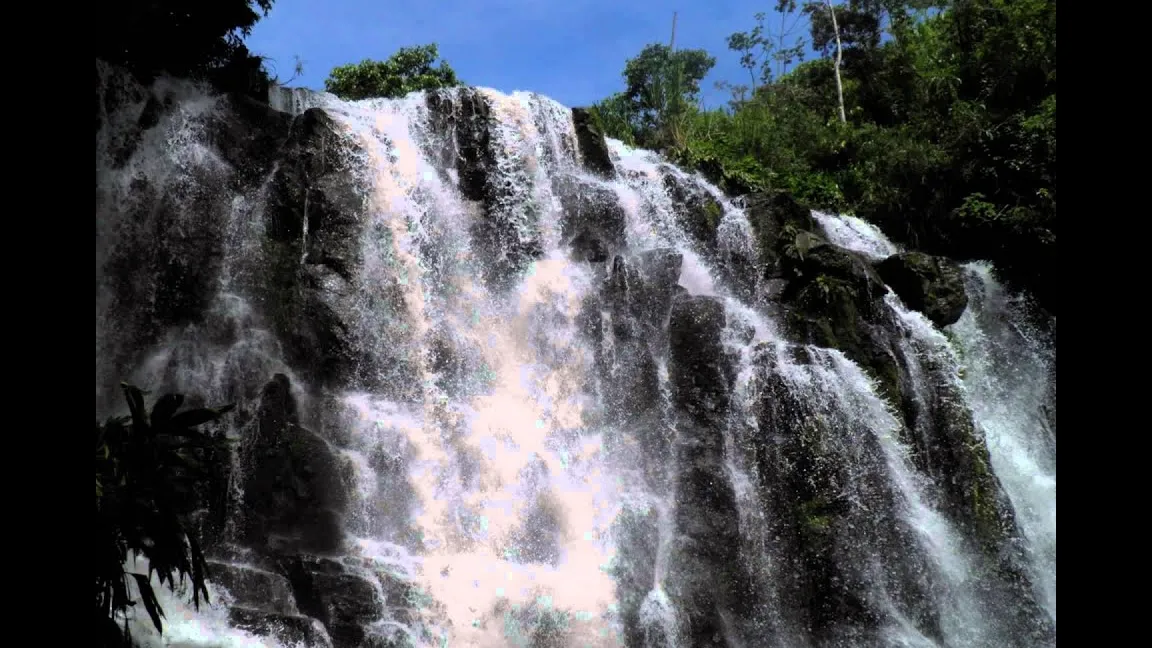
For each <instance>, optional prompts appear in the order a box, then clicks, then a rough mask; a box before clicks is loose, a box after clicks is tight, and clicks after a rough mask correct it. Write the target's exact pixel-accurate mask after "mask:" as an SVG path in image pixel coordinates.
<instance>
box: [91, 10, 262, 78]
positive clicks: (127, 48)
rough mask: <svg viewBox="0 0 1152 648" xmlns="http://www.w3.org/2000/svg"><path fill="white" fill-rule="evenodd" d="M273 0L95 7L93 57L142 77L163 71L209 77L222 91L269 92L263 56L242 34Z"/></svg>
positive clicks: (249, 31) (250, 28) (192, 76)
mask: <svg viewBox="0 0 1152 648" xmlns="http://www.w3.org/2000/svg"><path fill="white" fill-rule="evenodd" d="M273 1H274V0H222V1H221V2H214V3H204V2H194V1H193V0H166V1H165V2H154V1H152V0H122V1H120V2H111V3H104V4H102V5H101V6H100V8H99V10H98V11H97V12H96V15H97V20H98V21H99V22H100V24H99V25H98V27H97V30H96V32H97V33H98V34H100V38H98V39H96V58H97V59H99V60H103V61H105V62H106V63H110V64H112V65H119V66H123V67H125V68H127V69H128V70H129V71H130V72H132V73H133V74H134V75H136V76H137V78H139V79H141V80H142V81H144V82H148V81H150V80H151V79H154V78H155V77H156V76H158V75H160V74H162V73H168V74H170V75H172V76H174V77H177V78H188V79H197V80H202V81H207V82H209V83H211V84H213V85H214V86H215V87H216V88H218V89H220V90H222V91H225V92H239V93H244V94H249V95H252V96H254V97H259V98H263V97H265V96H267V92H268V83H269V82H270V78H269V75H268V72H267V71H266V70H265V69H264V59H263V58H262V57H259V56H255V55H253V54H252V53H251V52H249V51H248V48H247V47H246V46H245V45H244V42H243V39H244V37H246V36H248V35H249V33H251V31H252V27H253V26H254V25H255V24H256V22H257V21H258V20H260V18H261V17H262V16H264V15H267V13H268V11H269V10H270V9H271V8H272V4H273Z"/></svg>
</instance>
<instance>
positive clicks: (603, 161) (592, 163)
mask: <svg viewBox="0 0 1152 648" xmlns="http://www.w3.org/2000/svg"><path fill="white" fill-rule="evenodd" d="M572 123H573V124H574V125H575V127H576V144H577V146H578V148H579V150H580V159H581V161H582V162H583V163H584V168H585V169H588V171H590V172H592V173H594V174H596V175H598V176H600V177H603V178H608V179H611V178H614V177H616V168H615V167H614V166H612V156H611V154H609V152H608V144H607V142H605V141H604V131H603V130H601V128H600V126H599V125H598V124H597V123H596V119H595V118H594V117H593V116H592V113H591V112H590V111H589V110H588V109H587V108H573V109H572Z"/></svg>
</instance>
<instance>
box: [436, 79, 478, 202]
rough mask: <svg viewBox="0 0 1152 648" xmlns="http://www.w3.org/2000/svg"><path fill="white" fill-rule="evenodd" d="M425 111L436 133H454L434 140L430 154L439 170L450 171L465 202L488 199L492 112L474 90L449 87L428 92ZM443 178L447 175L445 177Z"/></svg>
mask: <svg viewBox="0 0 1152 648" xmlns="http://www.w3.org/2000/svg"><path fill="white" fill-rule="evenodd" d="M426 101H427V103H428V109H429V111H430V112H431V116H432V127H433V129H434V130H435V132H437V133H454V137H451V138H443V139H440V140H438V141H439V142H440V143H441V145H440V147H439V148H438V150H434V151H432V154H433V156H434V157H435V158H438V159H439V161H440V164H439V165H438V166H439V167H440V168H441V169H442V170H447V169H452V168H454V169H455V170H456V172H457V176H458V177H459V179H460V182H459V187H460V192H461V193H462V194H463V195H464V197H465V198H467V199H468V200H475V201H481V202H482V201H485V200H490V199H491V196H490V190H491V187H490V184H489V181H488V176H489V174H490V173H491V171H492V168H493V167H494V166H495V160H494V158H493V153H492V135H491V128H490V126H491V119H492V116H491V115H492V109H491V106H489V105H488V101H487V100H486V99H485V98H484V96H483V95H482V94H480V93H479V92H477V91H476V90H475V89H474V88H451V89H442V90H436V91H433V92H429V93H428V94H427V100H426ZM445 178H447V176H445Z"/></svg>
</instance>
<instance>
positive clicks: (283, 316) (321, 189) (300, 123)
mask: <svg viewBox="0 0 1152 648" xmlns="http://www.w3.org/2000/svg"><path fill="white" fill-rule="evenodd" d="M354 154H355V149H354V148H353V147H352V145H351V144H350V140H349V139H348V138H347V137H346V136H344V134H343V133H342V132H341V131H340V129H339V127H338V126H337V125H336V124H335V123H334V122H333V121H332V118H331V117H329V116H328V115H327V113H325V112H324V111H322V110H320V109H315V108H313V109H309V110H306V111H305V112H304V113H303V114H302V115H300V116H299V117H297V118H296V119H295V120H294V121H293V123H292V127H291V131H290V133H289V134H288V138H287V142H286V143H285V144H284V152H283V160H282V161H281V163H280V165H279V166H278V167H277V171H276V174H275V175H274V176H273V177H272V180H271V182H270V184H269V190H268V199H267V206H266V207H265V210H264V219H265V231H266V232H267V236H268V239H269V241H268V243H267V245H266V246H265V248H264V255H262V258H259V262H260V264H259V268H257V269H254V273H253V275H252V276H254V277H264V276H268V275H269V274H270V275H271V276H275V277H277V278H278V279H277V281H261V282H259V283H258V284H257V285H255V286H253V288H255V289H256V290H258V291H259V292H258V294H260V297H261V301H262V306H264V307H265V308H264V309H263V310H265V312H266V313H267V314H268V316H269V318H270V320H271V323H272V325H273V328H274V330H275V331H276V333H277V336H278V337H279V338H280V339H281V340H282V341H283V342H284V349H285V351H286V354H287V356H288V358H287V359H288V361H289V362H290V363H291V364H292V365H293V366H294V367H297V368H298V370H299V371H301V372H302V374H303V376H304V377H305V378H306V379H308V380H310V381H312V382H315V383H320V384H344V385H346V384H348V383H350V382H352V381H353V380H354V379H355V378H356V368H357V367H361V366H364V365H371V363H370V362H368V359H367V358H364V357H362V356H361V354H360V353H359V352H358V349H357V345H356V341H355V339H354V338H353V337H352V336H351V335H350V333H349V324H348V322H347V321H346V320H345V317H344V315H343V313H346V312H348V310H349V309H350V302H351V301H352V300H353V299H354V298H355V295H356V291H355V288H354V276H355V274H356V273H357V271H358V269H359V267H360V265H361V258H360V254H361V252H360V248H359V243H358V242H359V239H360V234H361V231H362V227H363V226H364V223H365V214H366V211H365V203H364V200H363V195H364V188H363V187H362V186H361V184H360V182H359V180H358V179H357V175H356V174H355V173H354V172H353V170H352V169H351V167H350V159H351V158H350V156H352V155H354Z"/></svg>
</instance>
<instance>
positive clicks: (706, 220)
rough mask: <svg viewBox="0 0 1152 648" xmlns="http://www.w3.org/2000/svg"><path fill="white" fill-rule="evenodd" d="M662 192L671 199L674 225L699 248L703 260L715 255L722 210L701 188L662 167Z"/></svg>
mask: <svg viewBox="0 0 1152 648" xmlns="http://www.w3.org/2000/svg"><path fill="white" fill-rule="evenodd" d="M660 174H661V176H662V178H663V183H664V189H665V191H667V192H668V195H669V196H670V197H671V198H672V209H673V212H674V214H675V217H676V222H677V223H678V224H679V225H680V227H682V228H684V231H686V232H687V233H688V235H689V236H691V237H692V238H693V240H695V241H696V242H697V243H699V244H700V245H701V246H702V251H703V252H704V253H705V255H706V256H708V257H712V256H713V255H714V254H715V253H716V243H717V233H716V230H717V228H718V227H719V226H720V219H721V218H722V217H723V216H724V208H723V207H722V206H721V205H720V202H719V201H717V200H716V198H715V197H714V196H713V195H712V194H710V193H709V192H708V191H707V190H706V189H705V188H704V187H703V186H701V185H699V184H698V183H696V182H694V181H693V180H692V179H690V178H682V177H680V176H679V175H678V174H677V173H676V171H675V169H673V168H672V167H671V166H668V165H661V167H660Z"/></svg>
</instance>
